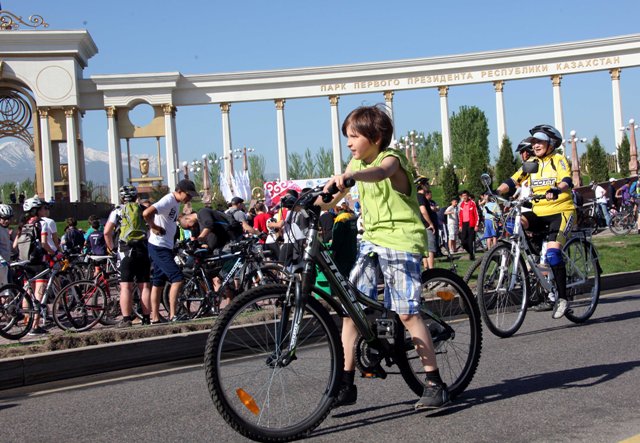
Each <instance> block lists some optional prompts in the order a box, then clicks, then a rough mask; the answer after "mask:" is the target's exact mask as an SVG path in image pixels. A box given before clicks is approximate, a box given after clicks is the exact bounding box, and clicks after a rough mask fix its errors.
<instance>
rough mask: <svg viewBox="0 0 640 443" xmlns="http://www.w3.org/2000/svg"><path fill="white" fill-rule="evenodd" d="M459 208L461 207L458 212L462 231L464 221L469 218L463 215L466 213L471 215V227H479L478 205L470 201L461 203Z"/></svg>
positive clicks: (469, 218)
mask: <svg viewBox="0 0 640 443" xmlns="http://www.w3.org/2000/svg"><path fill="white" fill-rule="evenodd" d="M458 206H459V207H460V211H459V212H458V223H459V224H460V229H462V219H463V218H467V217H464V215H463V214H464V213H465V212H468V213H469V217H468V220H469V227H470V228H475V227H476V226H477V225H478V207H477V206H476V203H475V202H474V201H473V200H471V199H469V200H467V201H466V202H463V201H460V204H459V205H458Z"/></svg>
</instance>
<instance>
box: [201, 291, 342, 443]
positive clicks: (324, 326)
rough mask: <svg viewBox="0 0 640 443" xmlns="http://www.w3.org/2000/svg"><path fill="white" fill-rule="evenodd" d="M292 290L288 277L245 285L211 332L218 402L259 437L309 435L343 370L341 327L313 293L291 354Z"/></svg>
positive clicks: (210, 379) (210, 369) (209, 371)
mask: <svg viewBox="0 0 640 443" xmlns="http://www.w3.org/2000/svg"><path fill="white" fill-rule="evenodd" d="M287 297H288V294H287V286H285V285H264V286H259V287H256V288H254V289H251V290H249V291H247V292H244V293H242V294H241V295H239V296H238V297H237V298H236V300H234V302H233V303H231V304H230V305H229V307H228V308H227V309H225V310H224V311H222V313H221V315H220V317H219V318H218V321H217V322H216V323H215V324H214V327H213V329H212V330H211V333H210V334H209V337H208V339H207V346H206V349H205V361H204V366H205V373H206V378H207V385H208V387H209V392H210V394H211V398H212V400H213V403H214V404H215V406H216V408H217V409H218V412H220V414H221V415H222V417H223V418H224V419H225V420H226V421H227V423H228V424H229V425H230V426H231V427H232V428H233V429H235V430H236V431H237V432H239V433H240V434H242V435H244V436H246V437H249V438H251V439H255V440H260V441H288V440H293V439H297V438H301V437H304V436H305V435H308V434H309V433H310V432H311V431H312V430H313V429H315V428H316V427H317V426H318V425H319V424H320V423H321V422H322V420H324V418H325V417H326V416H327V414H328V413H329V410H330V409H331V406H332V404H333V401H334V398H335V396H336V395H337V391H338V387H339V382H340V379H341V377H342V367H343V364H344V356H343V351H342V344H341V342H340V334H339V332H338V328H337V327H336V325H335V322H334V320H333V319H332V318H331V316H330V315H329V313H328V312H327V310H326V309H325V308H324V307H323V306H322V305H321V304H320V303H319V302H318V301H316V300H315V299H313V298H309V300H308V301H307V305H306V307H305V311H304V317H303V319H302V323H301V325H300V328H299V330H298V331H296V332H297V338H298V345H297V348H296V351H295V356H288V353H287V350H288V346H289V341H290V339H291V335H292V332H293V331H291V327H292V323H293V322H292V319H293V315H294V309H293V307H292V306H291V305H290V304H288V302H287ZM256 305H258V306H260V308H261V309H256V308H255V306H256ZM287 356H288V357H289V362H283V358H285V357H287Z"/></svg>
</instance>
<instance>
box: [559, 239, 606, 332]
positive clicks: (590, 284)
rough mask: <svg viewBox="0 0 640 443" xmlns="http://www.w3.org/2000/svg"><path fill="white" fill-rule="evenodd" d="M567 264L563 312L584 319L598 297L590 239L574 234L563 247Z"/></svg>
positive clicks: (596, 266) (573, 318)
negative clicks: (567, 302)
mask: <svg viewBox="0 0 640 443" xmlns="http://www.w3.org/2000/svg"><path fill="white" fill-rule="evenodd" d="M563 254H564V255H565V266H566V268H567V298H568V299H569V308H568V309H567V312H566V313H565V317H567V318H568V319H569V320H570V321H572V322H574V323H584V322H585V321H587V320H588V319H589V318H590V317H591V316H592V315H593V313H594V312H595V310H596V307H597V306H598V301H599V299H600V264H599V262H598V256H597V254H596V252H595V249H594V248H593V245H592V244H591V242H589V241H588V240H586V239H584V238H573V239H571V240H569V241H568V242H567V244H565V246H564V248H563Z"/></svg>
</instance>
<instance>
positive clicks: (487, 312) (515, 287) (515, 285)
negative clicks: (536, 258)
mask: <svg viewBox="0 0 640 443" xmlns="http://www.w3.org/2000/svg"><path fill="white" fill-rule="evenodd" d="M515 259H517V260H519V263H518V271H517V273H515V274H514V268H515V264H516V263H515V260H514V256H513V255H512V254H511V245H510V244H508V243H498V244H497V245H496V246H495V247H493V248H492V249H491V250H490V251H489V252H487V253H486V254H485V256H484V257H483V260H482V266H481V267H480V274H479V276H478V283H477V286H476V297H477V299H478V305H479V306H480V312H481V313H482V318H483V319H484V322H485V324H486V325H487V328H489V330H490V331H491V332H492V333H493V334H495V335H497V336H498V337H502V338H505V337H510V336H512V335H513V334H515V333H516V332H517V331H518V329H520V326H522V322H523V321H524V317H525V316H526V314H527V299H528V296H529V289H528V288H529V285H528V280H527V267H526V265H525V262H524V260H523V259H522V257H515Z"/></svg>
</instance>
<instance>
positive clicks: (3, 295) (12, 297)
mask: <svg viewBox="0 0 640 443" xmlns="http://www.w3.org/2000/svg"><path fill="white" fill-rule="evenodd" d="M34 314H36V312H35V310H34V308H33V300H32V299H31V295H29V294H28V293H27V291H25V290H24V289H22V288H21V287H20V286H18V285H13V284H9V285H4V286H3V287H2V288H0V335H1V336H3V337H4V338H7V339H9V340H19V339H21V338H22V337H24V336H25V335H27V332H29V331H30V330H31V327H32V326H33V318H34Z"/></svg>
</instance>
